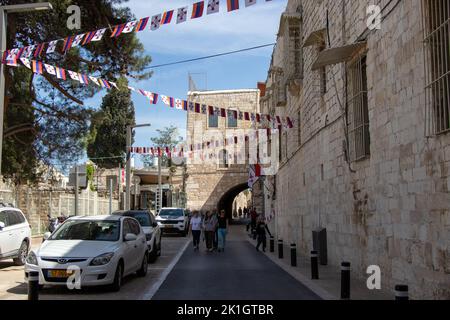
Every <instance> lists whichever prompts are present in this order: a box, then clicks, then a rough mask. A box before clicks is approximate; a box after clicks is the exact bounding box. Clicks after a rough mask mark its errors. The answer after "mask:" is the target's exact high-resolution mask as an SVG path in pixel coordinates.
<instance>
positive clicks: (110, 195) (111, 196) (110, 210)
mask: <svg viewBox="0 0 450 320" xmlns="http://www.w3.org/2000/svg"><path fill="white" fill-rule="evenodd" d="M113 181H114V180H113V178H109V214H110V215H111V214H112V198H113Z"/></svg>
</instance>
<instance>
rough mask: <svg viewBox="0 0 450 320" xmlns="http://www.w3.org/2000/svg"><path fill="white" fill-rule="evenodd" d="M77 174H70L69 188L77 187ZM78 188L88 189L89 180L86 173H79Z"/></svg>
mask: <svg viewBox="0 0 450 320" xmlns="http://www.w3.org/2000/svg"><path fill="white" fill-rule="evenodd" d="M75 176H76V175H75V173H69V183H68V186H70V187H75ZM78 187H80V188H86V187H87V179H86V173H84V174H83V173H78Z"/></svg>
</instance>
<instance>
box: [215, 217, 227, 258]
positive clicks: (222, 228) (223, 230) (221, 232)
mask: <svg viewBox="0 0 450 320" xmlns="http://www.w3.org/2000/svg"><path fill="white" fill-rule="evenodd" d="M217 224H218V227H219V229H218V230H217V234H218V237H219V239H218V240H219V241H218V251H219V252H223V251H225V240H226V237H227V218H226V217H225V210H221V211H220V217H219V219H218V222H217Z"/></svg>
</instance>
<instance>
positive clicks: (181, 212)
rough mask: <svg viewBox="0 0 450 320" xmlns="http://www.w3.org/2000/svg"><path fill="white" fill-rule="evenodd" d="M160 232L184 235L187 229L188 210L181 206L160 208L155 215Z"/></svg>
mask: <svg viewBox="0 0 450 320" xmlns="http://www.w3.org/2000/svg"><path fill="white" fill-rule="evenodd" d="M156 221H157V222H158V225H159V227H160V228H161V231H162V232H172V233H173V232H175V233H180V234H182V235H183V236H186V235H187V234H188V231H189V214H188V211H187V210H185V209H181V208H162V209H161V210H159V212H158V215H157V216H156Z"/></svg>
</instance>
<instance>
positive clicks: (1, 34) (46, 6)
mask: <svg viewBox="0 0 450 320" xmlns="http://www.w3.org/2000/svg"><path fill="white" fill-rule="evenodd" d="M51 9H53V7H52V5H51V3H49V2H41V3H30V4H16V5H8V6H0V52H1V53H3V52H5V51H6V27H7V25H8V24H7V16H8V13H21V12H29V11H32V12H36V11H43V10H51ZM4 112H5V66H4V65H3V63H0V175H1V172H2V150H3V117H4V114H3V113H4Z"/></svg>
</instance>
